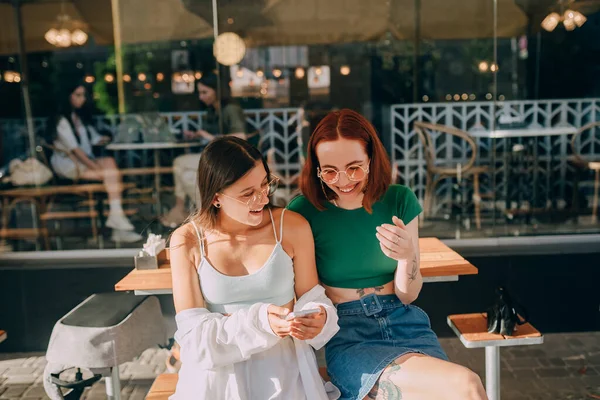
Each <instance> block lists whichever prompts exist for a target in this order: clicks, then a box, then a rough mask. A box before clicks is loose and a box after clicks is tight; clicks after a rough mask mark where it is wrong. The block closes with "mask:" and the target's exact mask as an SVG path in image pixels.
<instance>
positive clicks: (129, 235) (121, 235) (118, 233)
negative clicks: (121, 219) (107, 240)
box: [111, 229, 143, 243]
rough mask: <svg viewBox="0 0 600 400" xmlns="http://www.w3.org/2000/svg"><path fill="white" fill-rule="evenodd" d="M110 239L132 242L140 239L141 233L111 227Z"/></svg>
mask: <svg viewBox="0 0 600 400" xmlns="http://www.w3.org/2000/svg"><path fill="white" fill-rule="evenodd" d="M111 239H112V240H113V241H114V242H123V243H133V242H138V241H140V240H142V239H143V238H142V235H140V234H138V233H135V232H133V231H124V230H121V229H113V232H112V237H111Z"/></svg>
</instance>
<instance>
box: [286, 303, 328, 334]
mask: <svg viewBox="0 0 600 400" xmlns="http://www.w3.org/2000/svg"><path fill="white" fill-rule="evenodd" d="M314 311H316V310H314ZM297 314H300V315H293V318H292V319H290V322H289V323H290V336H292V337H293V338H295V339H298V340H310V339H313V338H314V337H316V336H317V335H318V334H319V333H321V331H322V330H323V327H324V326H325V322H326V321H327V312H326V311H325V308H324V307H323V306H319V311H318V312H313V313H310V314H308V315H302V312H300V313H297Z"/></svg>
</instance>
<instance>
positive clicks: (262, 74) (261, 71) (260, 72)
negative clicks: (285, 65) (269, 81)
mask: <svg viewBox="0 0 600 400" xmlns="http://www.w3.org/2000/svg"><path fill="white" fill-rule="evenodd" d="M256 76H258V77H259V78H262V77H263V76H265V73H264V72H263V70H262V69H260V68H259V69H257V70H256Z"/></svg>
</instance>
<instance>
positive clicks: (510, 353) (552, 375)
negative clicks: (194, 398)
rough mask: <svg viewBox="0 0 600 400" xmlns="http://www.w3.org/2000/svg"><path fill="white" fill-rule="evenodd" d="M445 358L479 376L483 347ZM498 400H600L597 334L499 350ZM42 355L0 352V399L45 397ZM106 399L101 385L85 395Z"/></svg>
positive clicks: (153, 365)
mask: <svg viewBox="0 0 600 400" xmlns="http://www.w3.org/2000/svg"><path fill="white" fill-rule="evenodd" d="M441 342H442V346H443V347H444V349H445V350H446V352H447V353H448V356H449V357H450V359H451V360H452V361H454V362H457V363H459V364H462V365H465V366H467V367H469V368H471V369H473V370H474V371H475V372H477V373H478V374H479V375H480V376H482V378H483V376H484V374H485V360H484V350H483V349H465V348H464V347H463V345H462V344H461V343H460V342H459V340H458V339H454V338H452V339H442V340H441ZM165 358H166V351H165V350H159V349H148V350H146V351H145V352H144V353H143V354H142V355H141V356H140V357H139V358H138V359H137V360H135V361H134V362H130V363H126V364H124V365H123V366H122V367H121V371H120V372H121V379H122V388H123V389H122V399H123V400H141V399H144V397H145V395H146V393H147V391H148V389H149V388H150V385H151V384H152V380H153V379H154V377H155V376H156V375H157V374H159V373H162V372H164V369H165V363H164V361H165ZM501 358H502V373H501V380H502V400H542V399H543V400H549V399H552V400H555V399H556V400H560V399H572V400H584V399H585V400H590V399H600V332H591V333H577V334H550V335H546V336H545V342H544V344H543V345H537V346H524V347H512V348H503V349H502V350H501ZM44 364H45V359H44V357H43V354H39V353H38V354H31V353H26V354H0V399H2V400H4V399H27V400H39V399H45V398H46V396H45V393H44V389H43V387H42V383H41V374H42V372H43V369H44ZM84 398H85V399H87V400H99V399H105V398H106V396H105V392H104V382H103V381H101V382H99V383H97V384H96V385H94V386H93V387H92V388H91V389H90V390H88V391H87V392H86V393H85V394H84Z"/></svg>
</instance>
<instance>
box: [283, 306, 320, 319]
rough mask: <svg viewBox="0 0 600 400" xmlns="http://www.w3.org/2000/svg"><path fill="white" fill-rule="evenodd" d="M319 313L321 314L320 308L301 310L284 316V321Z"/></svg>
mask: <svg viewBox="0 0 600 400" xmlns="http://www.w3.org/2000/svg"><path fill="white" fill-rule="evenodd" d="M320 312H321V309H320V308H311V309H309V310H301V311H296V312H291V313H289V314H288V315H286V317H285V320H286V321H289V320H291V319H294V318H302V317H307V316H309V315H312V314H318V313H320Z"/></svg>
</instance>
